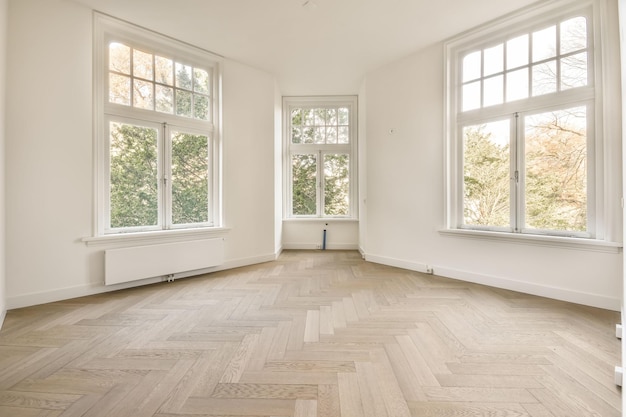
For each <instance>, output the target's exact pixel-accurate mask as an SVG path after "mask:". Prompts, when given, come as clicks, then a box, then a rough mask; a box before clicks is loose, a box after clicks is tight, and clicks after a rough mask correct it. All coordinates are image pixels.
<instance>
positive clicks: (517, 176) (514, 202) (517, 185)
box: [511, 113, 524, 233]
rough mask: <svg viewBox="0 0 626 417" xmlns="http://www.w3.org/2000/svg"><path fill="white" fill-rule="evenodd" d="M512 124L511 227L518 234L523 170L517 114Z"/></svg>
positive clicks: (520, 218)
mask: <svg viewBox="0 0 626 417" xmlns="http://www.w3.org/2000/svg"><path fill="white" fill-rule="evenodd" d="M513 118H514V122H513V123H512V129H513V132H512V135H511V153H512V154H511V163H512V164H513V170H512V174H513V175H512V178H511V181H512V185H511V190H512V192H511V206H512V211H513V212H512V214H511V226H512V228H513V232H514V233H520V232H521V229H522V225H523V213H524V210H523V204H524V192H523V189H524V186H523V184H524V179H523V176H522V175H521V171H522V169H523V155H524V149H523V147H524V140H523V135H522V132H521V123H520V121H519V120H520V115H519V113H515V114H514V115H513Z"/></svg>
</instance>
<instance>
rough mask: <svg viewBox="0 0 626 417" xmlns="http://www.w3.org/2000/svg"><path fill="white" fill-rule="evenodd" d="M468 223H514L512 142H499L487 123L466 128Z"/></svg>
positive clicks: (466, 206) (464, 163) (465, 159)
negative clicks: (512, 221) (511, 163)
mask: <svg viewBox="0 0 626 417" xmlns="http://www.w3.org/2000/svg"><path fill="white" fill-rule="evenodd" d="M463 133H464V145H465V146H464V149H463V151H464V153H463V175H464V188H463V193H464V198H465V199H464V204H463V215H464V218H465V224H469V225H476V226H501V227H504V226H508V225H509V223H510V220H509V219H510V203H509V202H510V197H509V193H510V191H509V184H510V182H509V175H510V173H509V170H510V165H509V144H508V143H506V144H498V143H497V142H496V141H494V140H492V133H489V132H485V126H471V127H468V128H465V130H464V132H463Z"/></svg>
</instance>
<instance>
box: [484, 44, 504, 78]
mask: <svg viewBox="0 0 626 417" xmlns="http://www.w3.org/2000/svg"><path fill="white" fill-rule="evenodd" d="M484 57H485V62H484V71H483V76H484V77H486V76H488V75H492V74H496V73H498V72H502V70H503V68H504V45H503V44H500V45H496V46H494V47H493V48H487V49H485V51H484Z"/></svg>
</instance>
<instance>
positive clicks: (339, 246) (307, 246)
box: [283, 243, 359, 250]
mask: <svg viewBox="0 0 626 417" xmlns="http://www.w3.org/2000/svg"><path fill="white" fill-rule="evenodd" d="M283 249H285V250H321V249H322V248H321V245H319V244H317V243H285V244H284V245H283ZM326 250H359V245H357V244H354V243H333V244H330V243H329V244H328V245H326Z"/></svg>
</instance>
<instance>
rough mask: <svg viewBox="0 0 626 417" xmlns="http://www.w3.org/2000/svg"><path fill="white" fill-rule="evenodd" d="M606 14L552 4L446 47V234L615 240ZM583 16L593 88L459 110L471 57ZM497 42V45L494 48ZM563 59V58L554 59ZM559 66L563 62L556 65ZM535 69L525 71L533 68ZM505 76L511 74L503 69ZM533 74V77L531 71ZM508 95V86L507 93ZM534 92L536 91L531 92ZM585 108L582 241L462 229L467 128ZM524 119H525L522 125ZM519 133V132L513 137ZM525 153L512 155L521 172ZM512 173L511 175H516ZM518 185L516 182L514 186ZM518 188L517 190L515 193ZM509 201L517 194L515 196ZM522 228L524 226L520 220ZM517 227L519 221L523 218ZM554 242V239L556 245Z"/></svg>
mask: <svg viewBox="0 0 626 417" xmlns="http://www.w3.org/2000/svg"><path fill="white" fill-rule="evenodd" d="M604 13H605V7H604V4H603V2H602V1H601V0H598V1H596V0H587V1H571V0H561V1H553V2H550V3H548V4H543V5H533V6H531V7H528V8H525V9H522V10H521V11H519V12H516V13H512V14H510V15H507V16H505V17H504V18H502V19H499V20H497V21H494V22H491V23H488V24H486V25H484V26H481V27H479V28H476V29H474V30H471V31H469V32H466V33H463V34H461V35H459V36H458V37H455V38H453V39H451V40H449V41H447V42H446V43H445V45H444V65H445V71H446V75H445V77H446V78H445V94H444V101H445V103H444V132H445V137H446V141H445V149H444V155H445V184H446V188H447V189H446V192H445V194H444V195H445V204H444V206H445V210H446V212H445V230H442V232H443V233H452V234H457V235H463V236H472V235H474V236H477V237H478V236H480V235H481V234H482V235H483V236H487V237H489V238H493V237H494V236H495V237H497V236H503V235H506V239H515V238H517V237H520V238H522V237H523V240H524V241H529V239H530V240H533V239H542V238H543V237H546V238H548V237H549V238H550V239H552V238H556V239H557V241H558V239H560V238H575V239H579V238H585V239H586V240H598V241H602V240H605V239H606V238H607V236H610V235H611V234H612V233H611V231H610V227H611V225H608V224H607V223H606V218H605V207H608V205H609V204H611V203H613V201H610V196H608V195H607V194H609V193H607V192H606V191H605V188H606V187H607V184H605V182H604V175H605V174H604V172H605V169H606V167H605V163H607V155H605V154H604V148H605V147H604V144H603V127H604V125H605V123H606V121H605V119H604V117H603V112H602V110H603V105H604V91H603V89H604V84H603V75H604V73H603V68H602V56H603V55H602V40H603V35H604V33H603V32H602V31H601V28H600V26H601V25H600V24H599V22H600V19H601V18H602V17H604ZM580 15H584V16H586V17H587V36H588V64H587V71H588V72H587V77H588V84H587V86H585V87H577V88H574V89H568V90H565V91H560V92H557V93H552V94H546V95H543V96H541V95H540V96H535V97H533V96H532V94H530V95H529V96H528V98H527V99H522V100H517V101H512V102H508V103H507V102H503V104H500V105H495V106H491V107H481V108H478V109H476V110H468V111H466V112H463V111H462V109H461V106H462V96H461V91H462V83H461V82H460V81H459V80H460V75H461V73H462V65H463V57H464V56H465V54H466V53H469V52H471V51H472V50H479V49H480V50H482V49H484V48H487V47H489V46H490V45H491V46H493V45H495V44H497V43H500V42H504V43H506V41H507V40H509V39H512V38H515V37H516V36H520V35H523V34H529V35H532V32H533V31H536V30H540V29H542V28H545V27H546V26H548V25H550V24H557V25H558V22H559V21H562V20H565V19H567V18H570V17H575V16H580ZM494 39H496V40H497V41H496V40H494ZM557 56H558V54H557ZM557 59H558V58H557ZM530 65H531V64H530V63H529V64H528V66H529V68H530ZM505 71H506V69H505ZM529 71H530V69H529ZM503 88H504V89H505V90H506V84H504V87H503ZM529 91H532V86H529ZM581 104H584V105H588V106H590V107H589V108H588V115H592V117H590V118H589V119H588V132H587V133H588V139H587V152H588V153H587V157H588V161H589V163H590V164H589V165H590V166H589V167H588V169H587V173H588V177H587V180H588V183H587V184H588V192H587V195H588V204H587V206H588V216H587V217H588V230H587V232H585V233H575V232H570V231H553V230H550V231H543V230H535V229H532V230H531V231H529V230H527V229H520V230H517V231H516V230H502V229H501V228H494V227H467V226H465V225H463V136H462V130H463V126H469V125H472V124H478V123H484V122H488V121H492V120H501V119H504V118H507V117H511V115H514V114H515V113H518V114H519V115H520V116H524V115H530V114H536V113H542V112H545V111H549V110H551V109H567V108H571V107H575V106H577V105H581ZM521 119H522V117H520V120H521ZM522 128H523V124H522V123H518V124H517V127H515V126H512V127H511V135H512V136H511V137H512V138H514V136H513V135H514V134H517V135H520V141H522V142H523V131H522ZM514 129H517V131H514ZM522 151H523V147H518V148H516V149H512V150H511V154H510V157H511V165H513V164H517V165H518V166H519V167H520V168H518V169H522V167H523V166H524V164H523V161H521V162H520V158H522V155H520V154H519V153H520V152H522ZM510 172H511V173H513V172H514V171H513V168H511V171H510ZM511 180H513V179H511ZM511 188H513V185H511ZM510 196H511V198H513V197H514V192H513V191H511V194H510ZM523 200H524V198H523V196H522V198H520V199H518V200H517V201H516V202H512V206H513V207H515V209H516V210H517V211H518V212H519V211H520V210H523V209H524V207H523V206H522V204H523ZM511 212H512V214H511V217H512V219H511V221H512V223H511V228H512V229H513V228H514V227H515V224H514V223H513V220H514V218H513V216H514V215H513V208H512V210H511ZM521 216H522V220H523V214H522V215H521ZM518 219H520V217H518ZM552 240H554V239H552Z"/></svg>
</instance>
